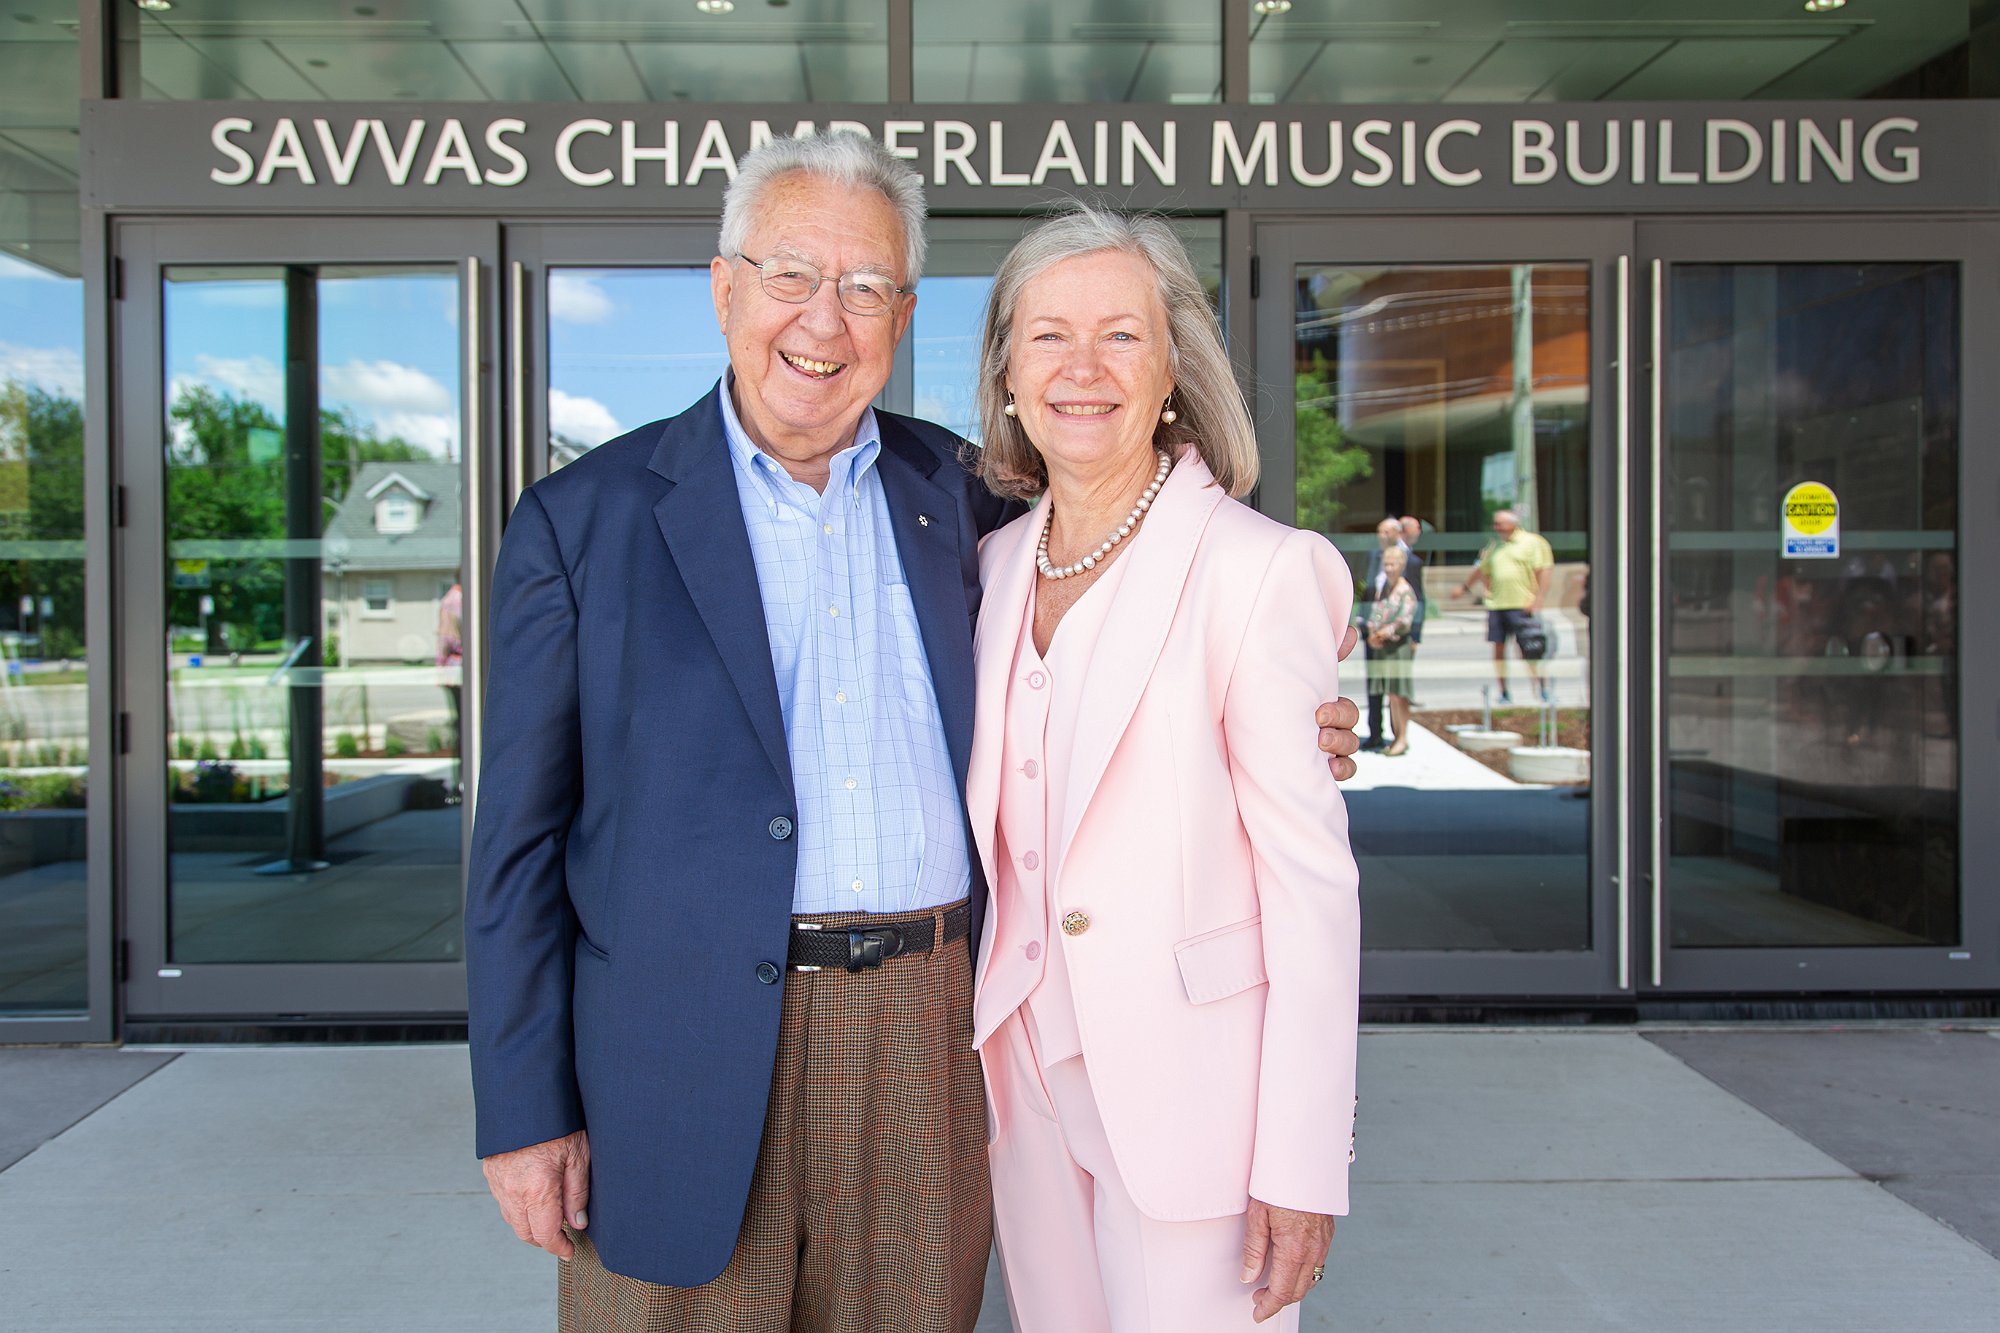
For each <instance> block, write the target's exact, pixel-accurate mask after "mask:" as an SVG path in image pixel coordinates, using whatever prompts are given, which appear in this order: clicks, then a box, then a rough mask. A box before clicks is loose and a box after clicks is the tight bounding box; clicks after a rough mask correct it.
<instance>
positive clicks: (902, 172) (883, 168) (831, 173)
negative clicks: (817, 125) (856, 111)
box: [718, 130, 924, 287]
mask: <svg viewBox="0 0 2000 1333" xmlns="http://www.w3.org/2000/svg"><path fill="white" fill-rule="evenodd" d="M794 173H799V174H803V175H806V176H811V177H813V178H814V179H816V180H822V181H826V182H829V183H831V184H834V185H844V186H847V187H848V188H850V189H856V190H876V191H878V192H880V193H881V195H882V197H883V198H884V199H887V200H888V201H889V206H890V207H891V208H894V209H895V210H896V216H897V218H898V219H899V220H900V221H901V222H902V224H903V275H902V284H903V286H905V287H914V286H916V285H917V279H918V278H920V277H922V276H923V272H924V182H923V178H922V177H920V176H918V175H917V173H916V172H914V171H912V170H910V167H909V164H908V163H906V162H904V161H903V159H902V158H900V157H897V156H896V155H895V154H894V153H892V152H890V151H889V150H888V149H887V148H884V147H883V146H882V145H881V144H880V143H877V142H876V141H875V140H873V139H871V138H869V137H868V136H867V135H865V134H856V133H854V132H853V131H852V130H841V131H838V132H837V133H828V134H809V135H804V136H801V137H797V138H794V137H791V136H787V137H785V138H782V139H773V140H771V142H769V143H767V144H762V145H759V146H758V147H756V148H753V149H751V150H750V151H749V152H748V153H745V154H744V155H743V160H742V161H740V162H738V163H737V164H736V179H735V180H733V181H732V182H730V185H729V189H728V192H727V193H725V194H724V195H723V196H722V236H721V238H720V241H719V242H718V243H719V244H720V246H721V248H722V253H723V254H724V255H725V256H727V257H730V258H734V257H735V256H737V255H739V254H742V253H743V244H744V242H745V241H746V240H748V239H749V236H750V225H751V223H752V222H753V221H754V220H755V219H756V217H757V213H758V210H759V209H760V208H762V206H763V203H764V198H765V196H766V195H767V194H768V193H769V192H770V189H771V187H772V186H773V185H774V184H776V183H777V182H778V181H780V180H782V179H783V178H784V177H786V176H789V175H792V174H794ZM760 257H761V256H760Z"/></svg>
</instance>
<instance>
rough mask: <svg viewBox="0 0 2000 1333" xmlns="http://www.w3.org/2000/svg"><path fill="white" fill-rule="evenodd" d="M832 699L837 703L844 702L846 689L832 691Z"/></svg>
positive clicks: (845, 700)
mask: <svg viewBox="0 0 2000 1333" xmlns="http://www.w3.org/2000/svg"><path fill="white" fill-rule="evenodd" d="M833 701H834V702H835V703H837V704H844V703H846V702H847V691H846V690H835V691H834V692H833Z"/></svg>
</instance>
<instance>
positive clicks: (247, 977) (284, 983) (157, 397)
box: [112, 217, 501, 1021]
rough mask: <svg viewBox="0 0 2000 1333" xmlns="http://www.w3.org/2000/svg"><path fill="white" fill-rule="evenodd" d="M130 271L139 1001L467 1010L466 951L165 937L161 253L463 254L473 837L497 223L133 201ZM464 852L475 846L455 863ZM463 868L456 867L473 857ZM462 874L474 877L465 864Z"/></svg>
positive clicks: (124, 353)
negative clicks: (183, 942) (183, 955)
mask: <svg viewBox="0 0 2000 1333" xmlns="http://www.w3.org/2000/svg"><path fill="white" fill-rule="evenodd" d="M112 244H113V246H114V253H115V254H116V255H117V263H118V265H119V270H120V273H121V275H122V281H121V283H120V287H121V294H120V296H119V298H118V299H117V301H116V306H115V310H114V314H113V329H112V334H113V346H114V349H115V352H116V355H115V361H116V363H117V366H118V372H117V379H116V381H115V387H116V400H115V406H114V408H113V426H114V435H115V439H116V445H115V449H116V453H115V458H114V466H115V467H116V468H117V471H118V480H119V481H120V482H121V483H122V484H121V487H120V489H121V493H122V494H123V496H124V512H125V523H124V526H123V527H122V528H121V529H120V530H119V532H118V534H117V535H118V538H119V540H118V551H117V561H116V564H117V568H118V570H119V571H120V578H119V583H120V586H121V591H122V598H121V603H120V605H119V607H118V615H119V625H120V628H121V634H122V637H121V641H120V644H119V648H118V657H119V661H120V664H121V670H120V673H119V675H120V696H119V701H118V708H119V709H120V710H121V711H122V713H123V715H124V716H125V717H127V718H132V719H142V720H145V722H146V723H147V725H144V726H128V727H127V728H126V731H127V737H128V747H127V751H126V753H124V754H122V755H121V756H120V757H119V761H118V762H119V771H120V781H119V783H118V787H119V801H118V811H119V817H120V820H121V840H120V845H121V847H122V848H123V849H124V855H123V856H122V858H121V865H120V870H121V872H122V873H121V876H120V884H119V897H120V901H121V902H122V904H123V908H124V923H125V924H124V933H125V937H126V940H127V947H128V950H129V956H130V976H129V978H128V980H127V981H126V983H125V988H124V999H125V1003H124V1010H125V1013H126V1014H127V1016H129V1017H130V1018H133V1019H138V1020H144V1021H157V1020H161V1019H194V1020H200V1019H217V1020H223V1021H235V1020H245V1019H255V1018H264V1019H269V1018H278V1017H283V1018H295V1017H297V1018H306V1017H309V1018H313V1019H330V1018H390V1017H410V1018H415V1017H438V1016H442V1017H462V1016H463V1015H464V1013H465V1007H466V1005H465V994H466V991H465V965H464V962H463V961H462V959H461V960H460V961H457V962H448V963H446V962H410V963H363V962H355V963H181V964H174V963H172V962H171V961H170V959H169V957H168V953H167V946H168V940H167V926H168V904H167V893H168V889H169V877H168V860H167V856H168V848H167V823H166V819H167V796H166V770H167V751H166V730H165V727H164V726H163V725H161V726H157V727H156V726H154V725H152V723H153V722H154V721H156V720H159V721H163V720H164V719H165V717H166V674H165V667H166V662H165V652H166V633H165V615H166V606H165V591H164V589H165V577H164V572H165V570H164V565H165V559H166V544H165V532H164V526H163V517H164V512H165V511H164V499H165V472H166V469H165V465H164V457H165V455H164V443H165V429H164V427H165V422H164V413H163V410H162V405H163V404H164V403H165V401H166V399H165V385H164V381H163V376H164V365H163V357H164V353H165V345H164V325H163V319H162V315H163V302H162V297H161V275H162V270H163V268H165V267H166V266H168V265H188V264H213V265H225V264H242V265H272V264H283V263H303V264H313V265H330V264H395V263H411V264H427V265H441V264H449V265H452V266H453V267H454V268H455V270H456V271H457V273H458V277H459V338H460V346H459V376H460V379H459V384H460V394H461V397H460V408H459V410H460V438H461V439H462V440H463V441H464V444H463V449H462V462H463V465H464V474H463V486H464V491H463V495H464V528H463V542H464V561H465V580H464V588H465V611H464V619H465V623H466V625H467V627H468V631H467V633H466V635H465V668H464V669H465V687H464V705H463V709H462V713H461V729H462V730H461V751H460V753H461V766H462V772H463V774H464V788H465V801H464V804H463V807H462V817H463V821H464V822H463V828H462V835H461V836H462V839H463V841H462V843H461V845H462V846H464V847H467V848H469V847H470V845H471V832H472V811H473V804H474V795H475V782H476V778H477V773H478V764H479V715H480V710H479V703H480V699H481V696H482V693H483V691H482V689H481V688H480V687H481V683H482V679H483V672H484V670H485V656H486V654H485V642H484V636H485V606H486V604H487V591H488V588H489V586H490V581H491V575H492V568H493V556H494V554H495V552H496V551H497V549H498V540H499V515H500V505H499V502H500V498H501V497H500V491H501V487H500V485H499V481H500V477H501V473H500V469H499V463H500V456H499V450H498V447H497V437H496V433H495V432H494V431H493V430H492V429H491V424H490V423H493V422H496V421H498V420H499V387H500V386H499V376H498V375H497V374H496V373H495V367H494V364H493V354H492V350H491V349H492V348H493V347H494V346H495V337H494V333H495V329H496V326H497V321H496V320H495V318H494V311H495V308H496V304H495V297H496V295H497V282H496V277H497V271H498V268H497V266H498V259H499V228H498V226H497V225H496V224H495V223H493V222H491V221H484V220H453V219H439V220H435V221H432V220H405V219H394V218H390V219H379V220H368V219H355V218H329V219H314V218H292V217H287V218H270V219H266V218H249V217H231V218H226V219H218V218H203V219H170V220H150V219H128V220H119V221H117V222H115V223H114V224H113V233H112ZM461 864H463V863H461ZM462 873H463V872H462V871H461V874H462ZM461 892H463V885H462V881H461Z"/></svg>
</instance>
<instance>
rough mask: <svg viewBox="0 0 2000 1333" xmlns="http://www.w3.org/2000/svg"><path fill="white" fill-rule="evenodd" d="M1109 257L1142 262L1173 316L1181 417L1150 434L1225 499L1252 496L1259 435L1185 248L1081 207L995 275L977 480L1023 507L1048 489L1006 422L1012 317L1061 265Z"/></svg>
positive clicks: (1159, 221)
mask: <svg viewBox="0 0 2000 1333" xmlns="http://www.w3.org/2000/svg"><path fill="white" fill-rule="evenodd" d="M1107 250H1110V251H1117V252H1119V253H1122V254H1129V255H1137V256H1138V257H1139V258H1141V259H1144V260H1145V261H1146V263H1147V266H1148V267H1150V268H1151V269H1152V271H1153V278H1154V283H1155V290H1156V291H1157V292H1158V294H1159V298H1160V304H1161V305H1162V306H1164V307H1165V308H1166V312H1167V355H1168V362H1167V365H1168V369H1169V372H1170V373H1171V374H1172V375H1173V378H1174V393H1173V397H1172V399H1171V400H1170V402H1171V403H1172V405H1173V407H1174V410H1175V412H1177V413H1178V419H1177V420H1175V421H1174V423H1173V424H1172V425H1167V424H1165V423H1162V424H1161V425H1159V426H1157V427H1156V428H1155V429H1154V431H1153V444H1154V446H1155V447H1156V448H1159V449H1164V450H1166V451H1167V452H1168V453H1169V454H1175V455H1178V454H1179V453H1180V452H1181V449H1182V447H1183V446H1184V445H1187V444H1192V445H1194V447H1195V448H1196V449H1197V450H1199V451H1200V453H1201V459H1202V462H1204V463H1206V464H1207V465H1208V470H1209V471H1210V472H1212V473H1214V474H1215V479H1216V481H1218V482H1220V483H1221V484H1222V487H1223V489H1224V490H1225V491H1227V492H1228V493H1229V494H1230V495H1233V496H1241V495H1244V494H1247V493H1248V492H1249V490H1250V488H1251V487H1252V486H1254V485H1256V484H1257V466H1258V461H1257V436H1256V432H1255V430H1254V429H1253V428H1252V426H1251V425H1250V413H1249V410H1248V409H1247V408H1246V407H1245V406H1244V404H1243V390H1242V388H1241V387H1240V386H1239V385H1238V384H1237V382H1236V374H1235V372H1234V371H1233V370H1232V369H1231V368H1230V365H1229V354H1228V353H1227V352H1225V351H1224V350H1223V348H1222V332H1221V329H1220V328H1219V327H1218V326H1217V325H1216V322H1215V312H1214V310H1213V309H1212V308H1210V306H1209V304H1208V293H1207V292H1205V291H1203V290H1202V286H1201V279H1200V277H1199V276H1197V275H1196V273H1195V271H1194V263H1193V261H1191V260H1190V259H1189V258H1188V253H1187V248H1186V247H1185V246H1183V245H1182V244H1181V240H1180V237H1178V236H1176V235H1175V234H1174V229H1173V228H1172V227H1171V226H1169V225H1168V224H1167V222H1166V220H1165V219H1163V218H1158V217H1151V216H1144V215H1141V216H1138V217H1126V216H1123V215H1121V214H1118V213H1111V212H1106V211H1105V210H1103V209H1098V208H1093V207H1091V206H1090V205H1089V204H1085V203H1073V204H1071V205H1069V206H1068V207H1067V208H1065V209H1064V211H1063V212H1062V213H1060V214H1059V215H1057V216H1056V217H1054V218H1051V219H1050V220H1049V221H1047V222H1044V223H1042V224H1041V225H1040V226H1038V227H1036V228H1035V229H1034V230H1033V231H1031V232H1029V233H1028V234H1027V235H1026V236H1024V237H1022V238H1021V243H1020V244H1019V245H1016V246H1015V247H1014V249H1013V250H1012V251H1011V252H1010V253H1009V254H1008V256H1007V258H1006V259H1004V260H1002V261H1001V263H1000V269H999V271H998V272H997V273H995V274H994V275H993V290H992V292H991V293H990V295H989V296H988V298H987V302H986V320H985V325H984V328H983V330H982V333H981V338H980V347H979V384H978V388H977V390H976V393H975V397H976V400H977V402H978V404H979V427H980V434H981V444H982V446H983V447H982V448H981V450H980V455H979V460H978V463H979V475H980V477H981V478H982V479H983V480H984V481H985V482H986V485H987V486H988V487H989V488H990V489H992V490H993V491H995V492H997V493H999V494H1001V495H1009V496H1016V497H1020V498H1024V499H1025V498H1028V497H1031V496H1035V495H1039V494H1041V492H1042V491H1043V490H1045V489H1046V488H1047V486H1048V468H1047V467H1046V465H1044V463H1043V462H1042V456H1041V454H1040V452H1039V451H1037V450H1036V448H1035V446H1034V445H1033V444H1032V443H1031V442H1030V441H1029V439H1028V436H1027V432H1025V431H1024V430H1022V429H1021V423H1020V422H1019V421H1018V420H1016V419H1015V418H1013V417H1010V416H1008V415H1007V414H1006V407H1007V363H1008V360H1009V359H1010V358H1011V356H1012V355H1013V350H1014V316H1015V314H1016V311H1017V309H1018V307H1019V305H1020V301H1021V292H1022V291H1023V290H1024V289H1025V288H1026V287H1027V285H1028V284H1029V283H1030V282H1032V281H1034V280H1035V279H1036V278H1038V277H1040V276H1041V275H1042V274H1044V273H1046V272H1048V270H1049V269H1051V268H1053V267H1055V266H1056V265H1057V264H1060V263H1062V262H1063V261H1064V260H1067V259H1076V258H1079V257H1080V256H1083V255H1092V254H1101V253H1103V252H1104V251H1107Z"/></svg>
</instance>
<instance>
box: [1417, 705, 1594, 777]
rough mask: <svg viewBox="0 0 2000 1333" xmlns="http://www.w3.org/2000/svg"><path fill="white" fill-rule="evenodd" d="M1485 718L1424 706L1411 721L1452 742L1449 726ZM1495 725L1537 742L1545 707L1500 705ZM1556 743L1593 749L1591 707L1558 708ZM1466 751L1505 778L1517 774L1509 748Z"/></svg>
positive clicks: (1476, 712)
mask: <svg viewBox="0 0 2000 1333" xmlns="http://www.w3.org/2000/svg"><path fill="white" fill-rule="evenodd" d="M1484 717H1485V714H1483V713H1482V712H1481V711H1480V710H1479V709H1477V708H1420V709H1418V710H1417V711H1416V712H1413V713H1411V714H1410V719H1411V721H1413V722H1415V723H1416V724H1417V725H1418V726H1420V727H1425V728H1427V729H1429V730H1430V731H1433V732H1435V733H1436V734H1437V735H1438V736H1440V737H1442V738H1443V739H1444V740H1445V741H1446V742H1450V741H1451V733H1450V732H1448V731H1446V730H1445V728H1446V727H1460V726H1467V725H1470V726H1475V727H1476V726H1478V725H1479V724H1480V723H1481V722H1482V721H1483V720H1484ZM1493 726H1494V729H1495V730H1498V731H1518V732H1520V733H1521V742H1522V744H1524V745H1533V744H1535V742H1536V739H1537V737H1538V736H1539V735H1540V733H1541V710H1540V709H1539V708H1496V709H1494V710H1493ZM1556 744H1557V745H1567V746H1570V747H1571V748H1573V749H1578V750H1588V749H1589V748H1590V710H1589V709H1588V708H1558V709H1557V710H1556ZM1462 753H1464V754H1466V755H1467V756H1469V757H1471V758H1473V759H1477V760H1478V761H1479V762H1480V763H1482V764H1484V765H1486V766H1487V767H1488V768H1490V769H1492V770H1493V771H1494V772H1495V773H1498V774H1500V775H1501V776H1502V777H1505V778H1510V779H1511V778H1512V777H1513V774H1512V773H1511V772H1510V771H1509V770H1508V768H1507V752H1506V751H1505V750H1487V751H1485V752H1483V753H1474V752H1473V751H1471V750H1466V751H1462Z"/></svg>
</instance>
